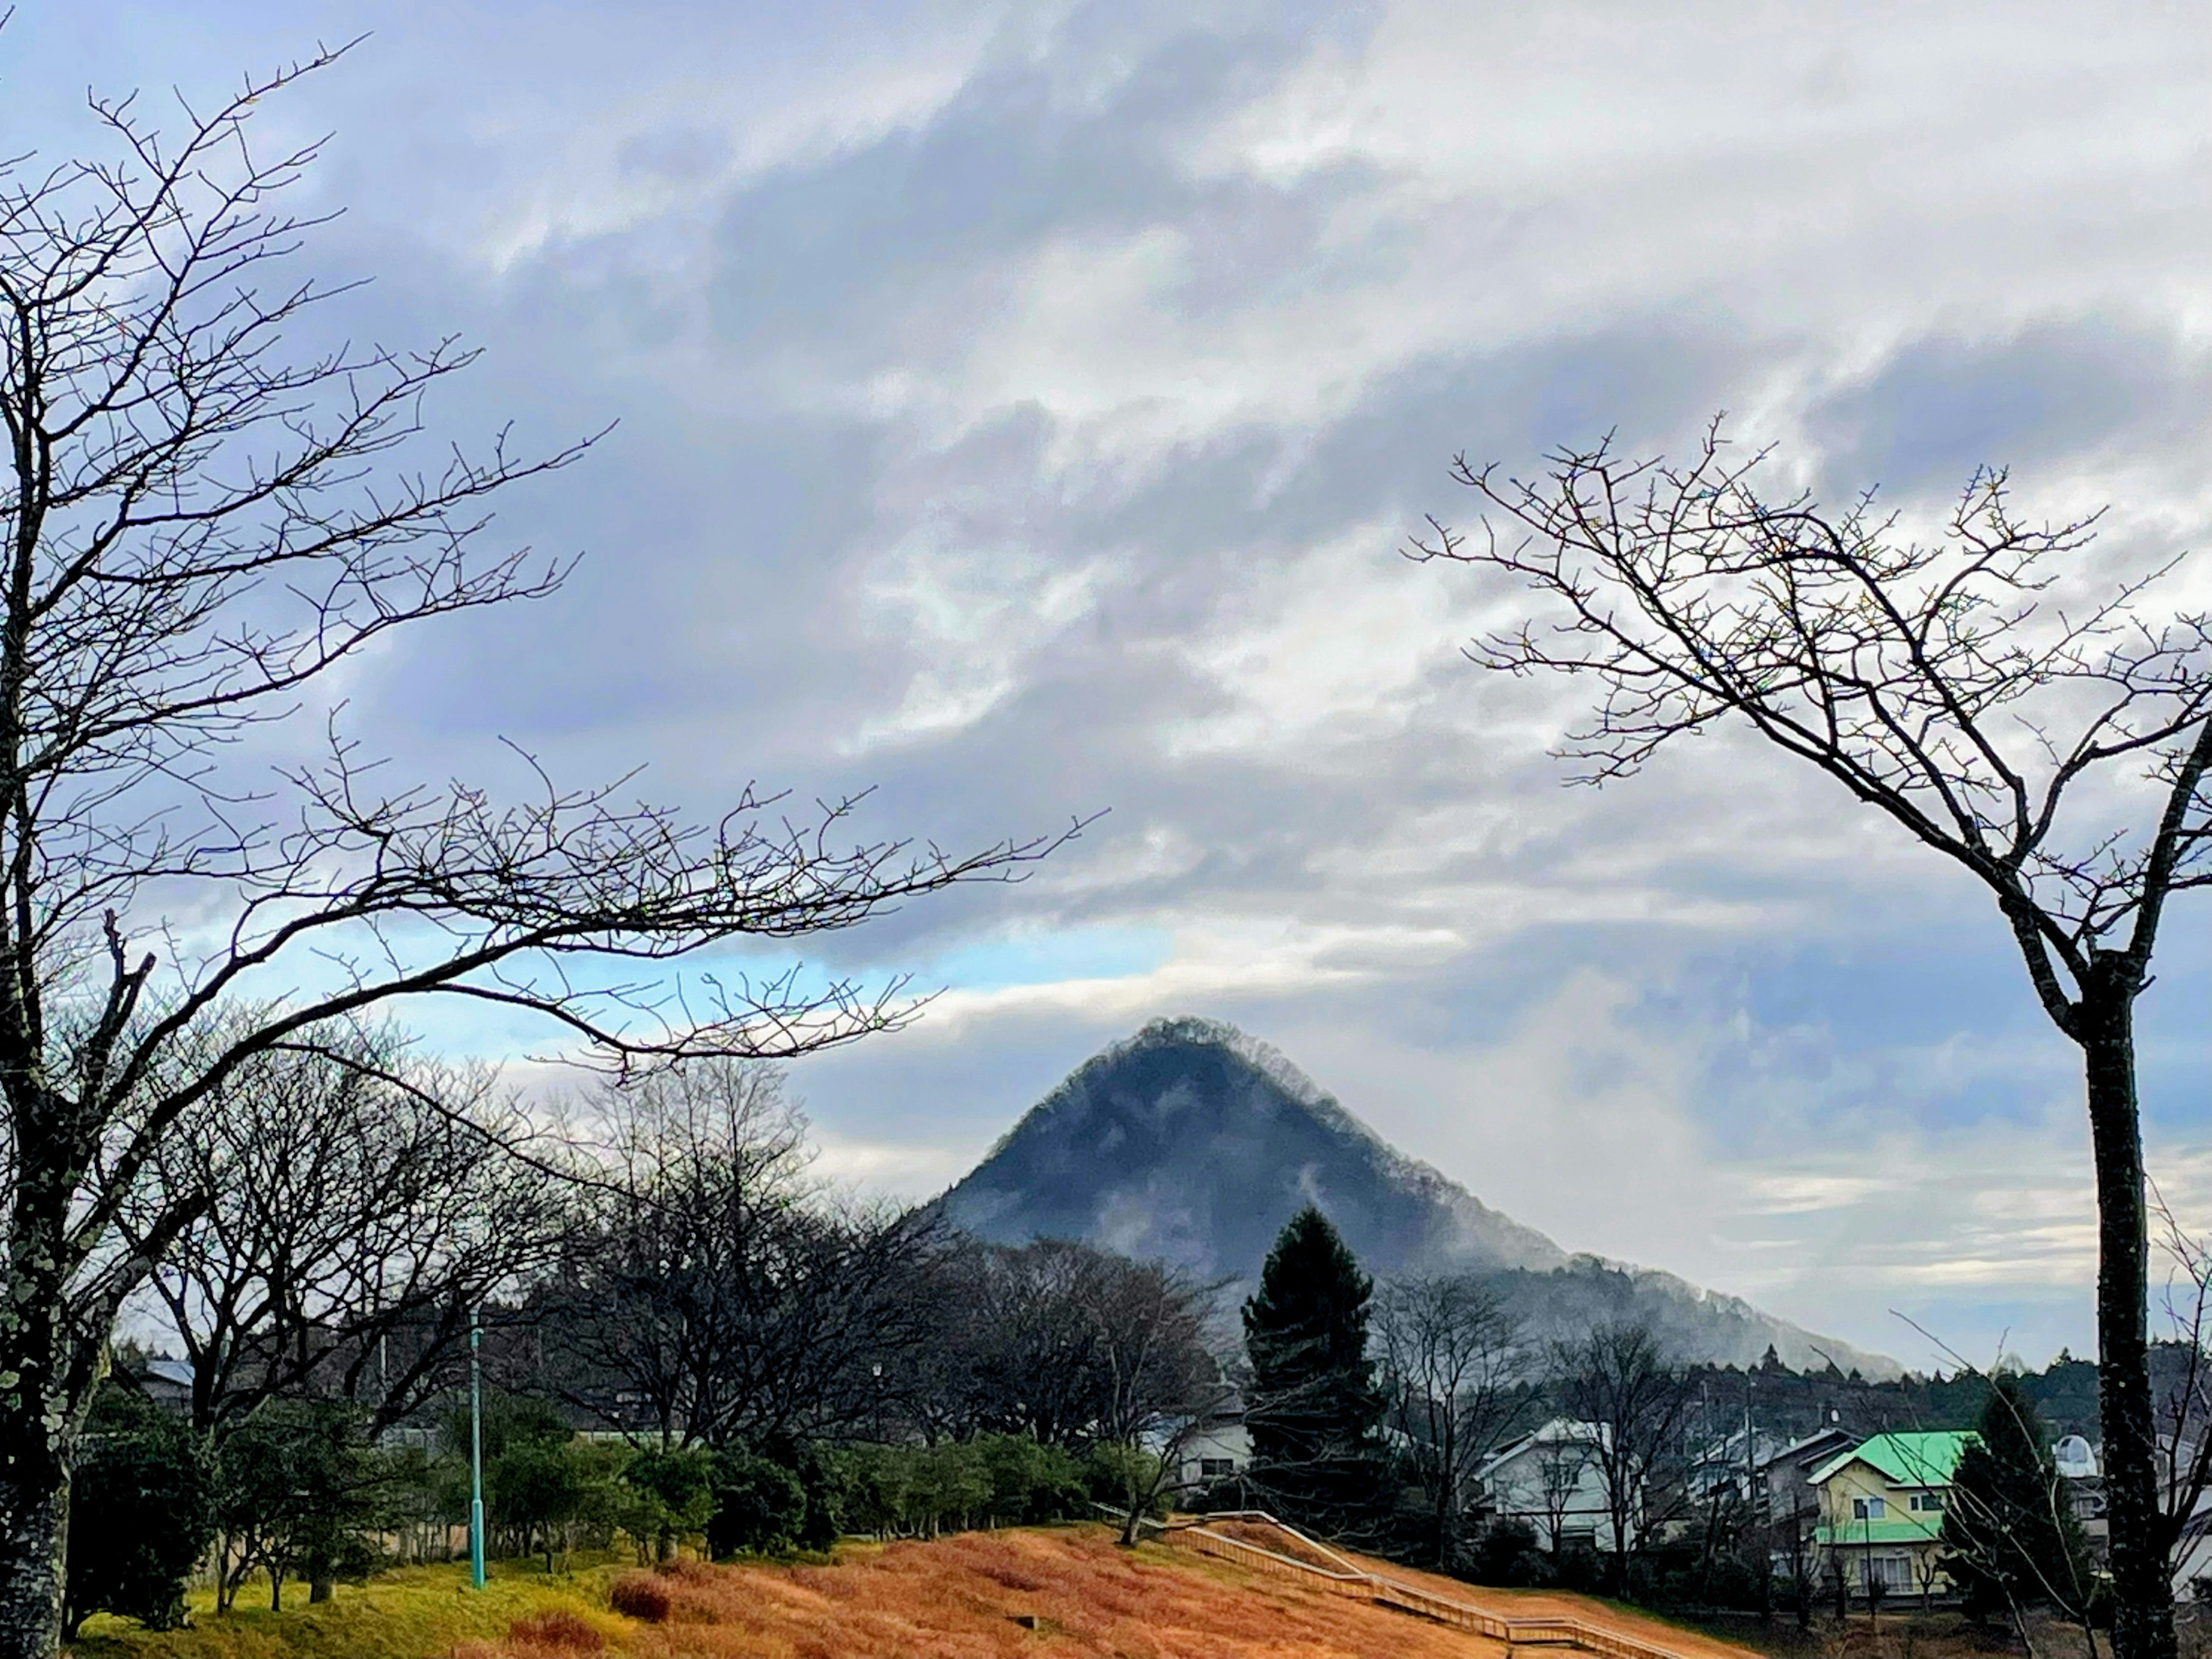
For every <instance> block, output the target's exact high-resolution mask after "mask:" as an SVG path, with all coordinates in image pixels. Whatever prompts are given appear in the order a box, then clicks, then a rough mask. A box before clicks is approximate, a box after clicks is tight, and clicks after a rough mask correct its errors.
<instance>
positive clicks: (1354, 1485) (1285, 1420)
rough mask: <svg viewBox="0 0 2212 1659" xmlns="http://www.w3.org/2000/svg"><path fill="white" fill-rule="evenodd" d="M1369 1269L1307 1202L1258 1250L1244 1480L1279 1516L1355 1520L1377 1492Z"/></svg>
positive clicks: (1380, 1404) (1330, 1526) (1341, 1527)
mask: <svg viewBox="0 0 2212 1659" xmlns="http://www.w3.org/2000/svg"><path fill="white" fill-rule="evenodd" d="M1374 1289H1375V1284H1374V1280H1372V1279H1370V1278H1369V1277H1368V1276H1367V1275H1366V1274H1365V1273H1362V1272H1361V1271H1360V1270H1359V1263H1358V1260H1357V1259H1356V1258H1354V1256H1353V1255H1352V1251H1351V1250H1350V1249H1349V1248H1347V1247H1346V1244H1345V1242H1344V1240H1343V1238H1342V1237H1340V1235H1339V1234H1338V1232H1337V1231H1336V1229H1335V1228H1334V1226H1332V1225H1329V1222H1328V1218H1327V1217H1325V1216H1324V1215H1322V1212H1320V1211H1319V1210H1317V1209H1315V1208H1314V1207H1313V1206H1310V1205H1309V1206H1307V1207H1306V1208H1304V1209H1303V1210H1301V1211H1299V1212H1298V1213H1297V1214H1296V1215H1294V1216H1292V1217H1291V1219H1290V1221H1289V1223H1288V1225H1285V1227H1284V1229H1283V1231H1282V1232H1281V1234H1280V1235H1279V1236H1278V1237H1277V1238H1276V1240H1275V1245H1274V1248H1273V1249H1272V1250H1270V1251H1269V1252H1268V1253H1267V1265H1266V1266H1265V1267H1263V1268H1262V1269H1261V1273H1260V1289H1259V1291H1258V1293H1257V1294H1256V1295H1255V1296H1253V1297H1251V1298H1250V1299H1249V1300H1248V1301H1247V1302H1246V1303H1245V1304H1244V1349H1245V1352H1246V1354H1247V1356H1248V1357H1249V1359H1250V1361H1251V1364H1252V1397H1251V1399H1250V1401H1249V1407H1248V1411H1247V1413H1246V1419H1245V1420H1246V1424H1247V1426H1248V1427H1249V1431H1250V1433H1251V1436H1252V1466H1253V1480H1254V1482H1255V1485H1257V1486H1260V1488H1261V1490H1262V1491H1263V1492H1265V1493H1266V1494H1267V1497H1268V1498H1269V1499H1270V1500H1271V1501H1272V1502H1273V1503H1274V1504H1276V1505H1277V1506H1278V1507H1279V1508H1280V1509H1283V1510H1287V1511H1288V1512H1289V1513H1288V1516H1287V1517H1286V1518H1289V1519H1292V1520H1297V1521H1300V1522H1304V1523H1305V1524H1307V1525H1310V1526H1314V1527H1317V1528H1322V1529H1323V1530H1326V1531H1331V1532H1344V1531H1348V1530H1357V1529H1358V1528H1360V1527H1362V1526H1363V1525H1364V1523H1366V1522H1369V1521H1370V1520H1371V1519H1372V1518H1373V1517H1374V1516H1375V1513H1376V1508H1377V1505H1378V1504H1379V1501H1380V1498H1381V1494H1382V1473H1383V1457H1382V1446H1381V1442H1380V1440H1379V1438H1378V1436H1377V1432H1376V1431H1377V1430H1378V1429H1379V1427H1380V1426H1381V1424H1382V1421H1383V1409H1384V1401H1383V1392H1382V1390H1381V1389H1380V1388H1378V1387H1377V1386H1376V1382H1375V1369H1374V1365H1373V1364H1372V1362H1371V1361H1370V1359H1369V1358H1368V1357H1367V1312H1368V1303H1369V1299H1370V1297H1371V1296H1372V1295H1373V1293H1374Z"/></svg>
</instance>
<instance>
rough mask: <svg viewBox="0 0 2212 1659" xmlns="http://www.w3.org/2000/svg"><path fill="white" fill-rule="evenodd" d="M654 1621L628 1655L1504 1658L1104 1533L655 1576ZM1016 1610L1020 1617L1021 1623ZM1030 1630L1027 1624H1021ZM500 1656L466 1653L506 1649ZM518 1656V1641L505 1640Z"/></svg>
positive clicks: (1412, 1624) (1037, 1534)
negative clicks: (659, 1595)
mask: <svg viewBox="0 0 2212 1659" xmlns="http://www.w3.org/2000/svg"><path fill="white" fill-rule="evenodd" d="M656 1577H659V1579H660V1582H661V1583H662V1584H663V1585H664V1586H665V1589H666V1590H667V1592H668V1601H669V1607H668V1613H667V1617H666V1619H665V1621H664V1622H660V1623H656V1624H651V1625H643V1624H641V1625H638V1626H634V1627H633V1628H632V1631H631V1632H630V1633H629V1634H628V1635H627V1636H625V1637H624V1638H623V1639H622V1642H621V1647H622V1648H623V1650H626V1651H628V1652H629V1653H633V1654H635V1655H637V1656H640V1659H738V1656H744V1659H852V1656H855V1655H867V1656H878V1659H1000V1656H1005V1659H1028V1656H1036V1659H1048V1656H1049V1659H1059V1656H1093V1655H1096V1656H1107V1655H1122V1656H1128V1659H1230V1656H1243V1659H1365V1656H1370V1655H1371V1656H1384V1655H1388V1656H1393V1659H1400V1656H1402V1659H1502V1656H1503V1655H1504V1648H1503V1646H1502V1645H1501V1644H1498V1643H1494V1642H1487V1641H1484V1640H1483V1639H1481V1638H1479V1637H1476V1636H1474V1635H1471V1634H1469V1633H1468V1632H1463V1631H1455V1630H1451V1629H1449V1628H1447V1627H1445V1626H1441V1625H1433V1624H1430V1623H1427V1622H1425V1621H1424V1620H1418V1619H1413V1618H1410V1617H1408V1616H1407V1615H1405V1614H1403V1613H1392V1612H1390V1611H1389V1610H1388V1609H1385V1608H1382V1607H1374V1606H1372V1605H1370V1604H1368V1603H1365V1602H1360V1601H1347V1600H1345V1599H1343V1598H1340V1597H1337V1596H1331V1595H1323V1594H1322V1593H1319V1592H1317V1591H1314V1590H1310V1589H1306V1588H1304V1586H1302V1585H1297V1584H1293V1583H1287V1582H1285V1581H1282V1580H1279V1579H1275V1578H1272V1577H1262V1576H1261V1575H1258V1574H1254V1573H1249V1572H1245V1571H1240V1570H1237V1569H1235V1568H1232V1567H1228V1566H1225V1565H1222V1564H1219V1563H1216V1562H1213V1561H1210V1560H1206V1559H1202V1558H1199V1557H1195V1556H1194V1555H1192V1554H1189V1553H1186V1552H1181V1551H1176V1550H1175V1549H1173V1548H1172V1547H1166V1546H1162V1545H1158V1544H1148V1545H1146V1546H1144V1547H1141V1548H1139V1549H1138V1550H1135V1551H1127V1550H1122V1549H1120V1548H1117V1547H1115V1543H1114V1541H1113V1537H1112V1534H1110V1533H1109V1532H1108V1531H1107V1530H1106V1529H1105V1528H1095V1527H1085V1528H1053V1529H1028V1528H1024V1529H1020V1530H1015V1531H1007V1532H997V1533H967V1534H961V1535H959V1536H957V1537H952V1538H946V1539H941V1540H939V1541H936V1542H933V1543H901V1544H892V1545H890V1546H888V1547H884V1548H882V1549H875V1548H872V1547H860V1548H855V1549H853V1550H852V1551H851V1552H850V1553H849V1554H848V1556H847V1559H842V1560H840V1561H839V1562H838V1563H837V1564H836V1565H834V1566H827V1567H804V1566H792V1567H776V1566H757V1565H745V1566H726V1567H707V1566H704V1565H700V1564H697V1563H691V1562H685V1563H683V1564H682V1565H681V1568H680V1570H679V1571H677V1572H674V1573H669V1574H659V1575H656ZM1023 1620H1025V1621H1027V1622H1018V1621H1023ZM1031 1626H1034V1627H1031ZM507 1651H508V1650H501V1649H496V1648H492V1649H484V1650H472V1653H471V1659H476V1655H477V1654H479V1653H481V1654H482V1655H483V1659H495V1656H496V1659H505V1656H506V1654H507ZM513 1653H514V1656H515V1659H525V1655H524V1651H523V1650H522V1649H521V1648H520V1645H519V1644H518V1646H517V1647H516V1648H515V1649H514V1650H513Z"/></svg>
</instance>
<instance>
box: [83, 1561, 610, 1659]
mask: <svg viewBox="0 0 2212 1659" xmlns="http://www.w3.org/2000/svg"><path fill="white" fill-rule="evenodd" d="M625 1565H628V1563H627V1561H626V1560H625V1559H622V1558H615V1557H609V1558H600V1559H592V1560H588V1561H586V1560H585V1559H583V1558H578V1559H577V1561H576V1563H575V1565H574V1569H573V1571H568V1572H560V1573H555V1574H553V1575H552V1576H551V1577H547V1575H546V1571H545V1564H544V1562H543V1561H542V1560H540V1561H534V1562H533V1561H495V1562H494V1563H492V1564H491V1568H490V1578H489V1583H486V1584H485V1586H484V1587H483V1589H481V1590H477V1589H471V1588H470V1586H469V1569H468V1565H467V1563H465V1562H456V1563H454V1564H453V1565H436V1566H425V1567H401V1568H398V1569H396V1570H395V1571H391V1572H386V1573H380V1574H379V1575H378V1576H377V1577H374V1578H373V1579H371V1580H370V1581H369V1582H368V1583H366V1584H340V1585H339V1586H337V1590H336V1591H335V1593H334V1594H333V1595H332V1596H331V1600H329V1601H325V1602H321V1603H319V1604H318V1605H315V1606H310V1605H309V1604H308V1601H307V1586H306V1585H305V1584H287V1585H285V1587H284V1610H283V1612H282V1613H271V1612H270V1611H269V1606H268V1595H269V1587H268V1585H267V1583H265V1582H264V1583H258V1584H248V1585H247V1586H246V1589H245V1590H243V1591H242V1592H241V1593H240V1597H239V1601H238V1604H237V1605H236V1606H234V1607H232V1609H231V1610H230V1612H228V1613H222V1614H217V1613H216V1610H215V1591H214V1590H213V1589H196V1590H194V1591H193V1592H192V1594H191V1598H190V1599H191V1626H190V1627H189V1628H186V1629H184V1630H168V1631H152V1630H145V1629H142V1628H141V1627H140V1626H137V1625H136V1624H133V1623H132V1622H131V1620H127V1619H118V1618H114V1617H112V1616H110V1615H108V1614H105V1613H100V1614H95V1615H94V1617H92V1618H90V1619H88V1620H85V1621H84V1628H83V1630H82V1632H79V1633H78V1636H77V1639H76V1643H75V1644H73V1645H72V1647H71V1649H70V1651H71V1652H72V1653H74V1654H76V1655H77V1656H78V1659H334V1656H341V1655H343V1656H344V1659H440V1656H443V1655H445V1654H448V1653H450V1652H452V1651H453V1647H454V1645H455V1644H457V1643H461V1642H468V1641H503V1640H504V1639H505V1638H506V1636H507V1626H509V1625H511V1624H512V1623H513V1621H514V1620H517V1619H520V1618H522V1617H524V1616H526V1615H527V1614H531V1613H548V1612H550V1611H552V1610H553V1609H555V1608H562V1609H565V1610H567V1611H568V1612H570V1613H576V1614H578V1615H579V1616H580V1617H581V1618H583V1619H585V1620H588V1621H589V1622H590V1623H592V1625H595V1626H598V1627H599V1630H600V1631H602V1632H604V1633H605V1636H606V1638H607V1641H608V1645H609V1646H610V1647H620V1646H621V1645H623V1638H624V1637H625V1636H626V1635H628V1634H629V1632H630V1631H631V1630H633V1629H634V1628H635V1626H633V1625H632V1624H631V1622H630V1621H629V1620H626V1619H624V1618H623V1617H622V1616H621V1615H620V1614H619V1613H611V1612H610V1611H608V1608H607V1586H608V1584H609V1583H611V1581H612V1580H613V1578H614V1577H615V1576H616V1575H617V1573H619V1572H621V1571H623V1567H624V1566H625ZM257 1600H258V1605H252V1603H254V1602H256V1601H257Z"/></svg>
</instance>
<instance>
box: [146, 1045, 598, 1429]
mask: <svg viewBox="0 0 2212 1659" xmlns="http://www.w3.org/2000/svg"><path fill="white" fill-rule="evenodd" d="M217 1040H220V1039H219V1038H218V1039H217ZM390 1079H400V1081H399V1082H398V1083H395V1082H393V1081H392V1080H390ZM180 1131H181V1132H180V1133H177V1134H175V1135H173V1136H171V1137H169V1138H168V1139H167V1140H166V1141H164V1142H163V1144H162V1145H161V1148H160V1150H159V1152H158V1153H157V1155H156V1156H155V1159H154V1162H153V1165H152V1168H151V1170H150V1171H149V1177H148V1179H147V1180H146V1181H145V1182H143V1183H142V1184H141V1186H140V1187H139V1188H138V1189H137V1190H136V1191H135V1192H134V1193H133V1194H131V1199H130V1201H129V1202H128V1203H127V1204H126V1205H125V1208H124V1211H123V1213H122V1218H121V1223H120V1225H119V1228H118V1231H119V1234H120V1237H121V1240H122V1243H123V1249H124V1254H125V1255H126V1256H128V1255H132V1254H141V1253H143V1240H144V1235H145V1232H146V1231H147V1230H148V1229H149V1228H151V1227H155V1226H159V1225H161V1224H162V1222H163V1220H164V1219H165V1218H167V1217H169V1216H172V1215H173V1214H175V1213H176V1212H179V1211H180V1210H189V1211H191V1212H192V1219H191V1221H190V1222H189V1223H187V1224H186V1225H185V1227H184V1228H183V1230H182V1231H180V1232H179V1234H178V1235H177V1237H175V1239H174V1240H173V1243H171V1244H170V1245H169V1247H168V1249H167V1251H166V1252H164V1253H163V1254H162V1255H161V1259H160V1260H158V1261H155V1263H154V1266H153V1267H152V1269H151V1272H150V1273H149V1277H148V1280H147V1285H146V1289H145V1291H144V1292H143V1294H142V1297H141V1298H140V1299H141V1300H142V1301H143V1302H145V1303H147V1304H149V1311H151V1312H152V1313H153V1314H154V1315H155V1317H156V1318H157V1319H158V1321H159V1322H160V1324H161V1327H162V1328H164V1329H165V1330H166V1331H167V1333H168V1334H169V1335H170V1337H171V1338H173V1340H175V1342H176V1343H177V1344H178V1345H179V1348H180V1349H181V1352H182V1353H183V1356H184V1358H185V1360H186V1362H187V1363H188V1364H190V1365H191V1370H192V1383H193V1390H192V1401H191V1415H192V1421H193V1424H194V1426H195V1427H197V1428H198V1429H199V1430H201V1431H203V1432H207V1433H216V1434H220V1433H222V1432H223V1431H227V1430H228V1428H229V1427H230V1426H231V1425H234V1423H236V1422H237V1421H238V1420H240V1419H242V1418H243V1417H244V1416H245V1415H246V1413H250V1412H251V1411H252V1409H253V1408H254V1407H255V1406H257V1405H258V1404H259V1403H260V1401H263V1400H264V1399H267V1398H270V1396H272V1395H294V1394H302V1393H307V1394H314V1395H322V1396H325V1397H331V1398H337V1399H341V1400H345V1401H351V1402H353V1403H355V1404H356V1405H357V1406H359V1407H362V1409H363V1411H364V1412H365V1413H366V1414H367V1421H368V1425H369V1426H370V1427H371V1428H372V1429H375V1428H381V1427H383V1426H385V1425H386V1424H388V1423H392V1422H395V1421H398V1419H401V1418H403V1417H404V1416H405V1415H406V1414H407V1413H410V1412H411V1411H413V1410H415V1409H416V1408H417V1407H420V1406H421V1405H422V1402H423V1401H424V1399H425V1398H426V1397H428V1395H430V1394H432V1393H434V1392H435V1391H436V1390H438V1389H441V1388H443V1387H446V1386H448V1385H450V1384H451V1383H452V1382H453V1375H454V1373H453V1366H454V1364H455V1363H456V1361H457V1360H458V1358H459V1351H460V1339H461V1337H462V1336H463V1334H465V1331H466V1329H467V1326H468V1321H469V1316H470V1313H471V1310H473V1309H475V1308H477V1307H478V1306H479V1305H481V1304H483V1301H484V1300H485V1299H486V1298H487V1297H492V1296H495V1295H501V1294H505V1295H507V1296H509V1297H512V1295H513V1292H514V1291H515V1289H516V1287H517V1286H518V1285H520V1283H521V1282H523V1280H524V1279H525V1278H526V1276H528V1275H531V1274H532V1273H536V1272H538V1270H540V1269H542V1268H544V1267H546V1266H547V1265H548V1264H550V1261H552V1260H553V1258H554V1256H555V1254H556V1251H557V1250H558V1249H560V1248H561V1246H562V1243H564V1242H565V1241H566V1240H567V1239H568V1237H569V1236H570V1234H571V1232H572V1231H573V1230H574V1225H575V1221H576V1211H577V1207H578V1206H577V1203H576V1200H575V1197H574V1193H573V1192H572V1191H571V1190H570V1189H569V1188H568V1185H567V1183H566V1182H565V1181H564V1180H563V1178H562V1177H563V1176H564V1174H565V1173H566V1172H565V1171H564V1170H562V1169H561V1168H559V1167H557V1166H555V1165H552V1164H550V1162H549V1160H550V1158H552V1157H553V1156H555V1155H556V1153H557V1151H558V1149H557V1148H554V1147H552V1146H550V1145H548V1144H547V1143H546V1142H545V1141H544V1138H543V1137H542V1136H540V1135H538V1134H537V1133H534V1132H533V1131H532V1128H531V1127H530V1125H529V1124H528V1122H527V1121H526V1119H524V1118H523V1117H522V1115H521V1114H520V1112H519V1111H518V1109H516V1108H515V1106H514V1105H513V1103H512V1102H511V1101H509V1100H507V1099H506V1098H505V1097H503V1095H502V1092H501V1091H500V1089H499V1088H498V1086H497V1084H496V1079H495V1078H494V1077H492V1076H491V1075H489V1073H483V1072H481V1071H477V1072H471V1071H467V1070H456V1069H453V1068H450V1067H445V1066H437V1065H434V1064H432V1063H430V1062H428V1061H426V1060H422V1059H420V1058H418V1057H416V1056H415V1055H413V1054H410V1053H409V1052H408V1049H407V1048H406V1046H405V1044H404V1043H403V1042H401V1041H400V1039H399V1038H398V1036H397V1035H396V1034H394V1033H392V1032H391V1031H389V1030H377V1031H368V1032H362V1031H349V1032H338V1031H332V1032H325V1033H319V1034H317V1041H316V1042H315V1043H314V1045H313V1046H312V1047H307V1048H277V1049H271V1050H269V1051H267V1052H264V1053H263V1054H258V1055H256V1056H255V1057H254V1059H253V1060H251V1061H249V1062H248V1063H246V1065H244V1066H240V1067H239V1068H237V1070H235V1071H234V1072H233V1073H231V1074H230V1075H229V1076H228V1078H227V1079H225V1080H224V1083H223V1085H222V1088H221V1089H219V1090H217V1091H216V1092H215V1093H214V1094H213V1095H211V1096H210V1097H208V1098H207V1099H206V1100H204V1101H203V1102H202V1103H200V1104H199V1105H198V1106H197V1108H195V1109H194V1110H193V1111H192V1112H191V1114H190V1115H188V1116H187V1117H186V1119H185V1121H184V1122H183V1124H182V1125H181V1126H180ZM133 1247H137V1249H134V1248H133Z"/></svg>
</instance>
